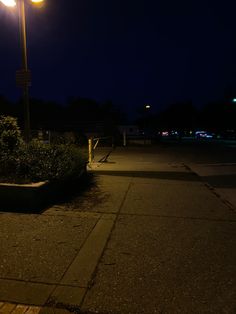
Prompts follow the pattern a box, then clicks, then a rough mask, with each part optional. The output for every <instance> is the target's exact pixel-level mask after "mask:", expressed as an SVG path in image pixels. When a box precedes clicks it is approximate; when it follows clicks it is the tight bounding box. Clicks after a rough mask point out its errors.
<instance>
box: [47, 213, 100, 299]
mask: <svg viewBox="0 0 236 314" xmlns="http://www.w3.org/2000/svg"><path fill="white" fill-rule="evenodd" d="M100 220H101V217H99V218H98V219H97V221H96V223H95V224H94V226H93V228H92V229H91V231H90V232H89V234H88V235H87V237H86V238H85V240H84V241H83V243H82V244H81V246H80V248H79V250H78V253H77V254H76V255H75V257H74V258H73V259H72V261H71V263H70V264H69V265H68V267H67V268H66V270H65V271H64V272H63V274H62V275H61V278H60V283H61V282H62V280H63V278H64V277H65V275H66V274H67V272H68V271H69V269H70V268H71V266H72V265H73V263H74V262H75V260H76V258H77V256H78V255H79V253H80V251H81V250H82V249H83V247H84V246H85V245H86V242H87V240H88V238H89V236H90V235H91V234H92V232H93V231H94V230H95V228H96V226H97V225H98V223H99V221H100ZM60 283H59V284H57V285H56V287H55V288H54V289H53V290H52V292H51V293H50V295H49V296H48V298H47V301H46V303H47V302H49V301H50V299H51V297H52V296H53V294H54V293H55V292H56V289H57V287H58V286H73V287H75V285H68V284H67V285H66V284H60ZM76 287H81V285H77V286H76ZM81 288H84V287H81Z"/></svg>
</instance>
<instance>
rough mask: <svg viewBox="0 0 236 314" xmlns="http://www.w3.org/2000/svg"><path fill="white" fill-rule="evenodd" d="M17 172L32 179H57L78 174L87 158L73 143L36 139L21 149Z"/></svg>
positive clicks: (20, 176)
mask: <svg viewBox="0 0 236 314" xmlns="http://www.w3.org/2000/svg"><path fill="white" fill-rule="evenodd" d="M19 153H20V154H19V155H18V162H17V169H16V173H17V176H18V177H19V178H24V177H27V178H28V179H30V180H31V181H33V182H34V181H45V180H49V181H55V180H63V179H66V178H68V177H71V178H72V177H73V178H74V177H76V176H78V174H79V172H80V170H81V169H82V168H83V167H84V165H85V162H86V159H85V156H83V155H82V153H81V151H80V150H79V149H78V147H76V146H73V145H49V144H43V143H41V142H39V141H38V140H34V141H32V142H31V143H30V145H29V146H26V145H25V146H24V148H23V149H21V151H19Z"/></svg>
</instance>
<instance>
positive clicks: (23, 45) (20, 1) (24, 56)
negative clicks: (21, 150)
mask: <svg viewBox="0 0 236 314" xmlns="http://www.w3.org/2000/svg"><path fill="white" fill-rule="evenodd" d="M18 10H19V24H20V25H19V26H20V41H21V54H22V70H23V73H24V75H25V76H27V74H28V60H27V44H26V22H25V1H24V0H18ZM22 89H23V102H24V124H25V125H24V137H25V141H26V143H29V141H30V111H29V81H28V80H27V79H25V80H24V83H23V86H22Z"/></svg>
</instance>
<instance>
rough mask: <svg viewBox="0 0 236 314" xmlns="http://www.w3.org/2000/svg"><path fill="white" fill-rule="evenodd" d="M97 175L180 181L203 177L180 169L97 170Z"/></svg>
mask: <svg viewBox="0 0 236 314" xmlns="http://www.w3.org/2000/svg"><path fill="white" fill-rule="evenodd" d="M94 174H95V175H107V176H119V177H134V178H149V179H152V178H153V179H161V180H177V181H178V180H180V181H201V178H200V177H199V176H198V175H197V174H195V173H192V172H189V173H188V172H179V171H109V170H108V171H107V170H96V171H95V172H94Z"/></svg>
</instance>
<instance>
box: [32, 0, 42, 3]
mask: <svg viewBox="0 0 236 314" xmlns="http://www.w3.org/2000/svg"><path fill="white" fill-rule="evenodd" d="M43 1H44V0H31V2H33V3H41V2H43Z"/></svg>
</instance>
